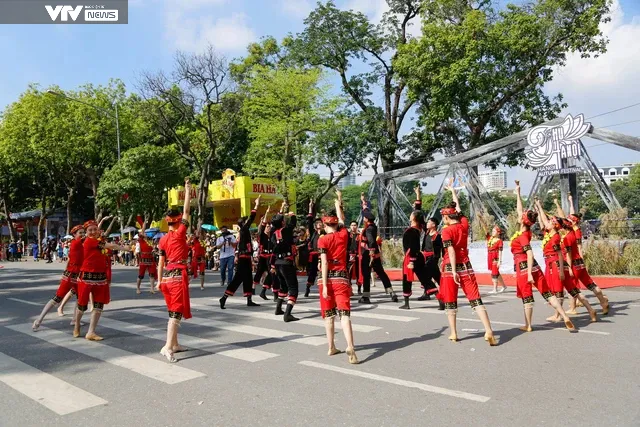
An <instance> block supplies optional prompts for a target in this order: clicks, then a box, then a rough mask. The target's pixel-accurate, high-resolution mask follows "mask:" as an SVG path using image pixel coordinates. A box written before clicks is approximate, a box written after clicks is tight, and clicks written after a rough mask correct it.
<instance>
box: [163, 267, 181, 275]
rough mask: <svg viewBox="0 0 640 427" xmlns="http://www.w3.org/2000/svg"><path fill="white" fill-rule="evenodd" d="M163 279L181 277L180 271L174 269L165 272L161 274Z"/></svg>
mask: <svg viewBox="0 0 640 427" xmlns="http://www.w3.org/2000/svg"><path fill="white" fill-rule="evenodd" d="M163 276H164V277H182V270H181V269H179V268H175V269H173V270H166V271H165V272H164V274H163Z"/></svg>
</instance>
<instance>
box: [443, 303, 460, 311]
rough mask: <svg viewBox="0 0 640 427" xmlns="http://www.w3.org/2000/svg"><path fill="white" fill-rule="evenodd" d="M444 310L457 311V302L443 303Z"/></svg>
mask: <svg viewBox="0 0 640 427" xmlns="http://www.w3.org/2000/svg"><path fill="white" fill-rule="evenodd" d="M444 308H445V309H446V310H457V309H458V303H457V302H445V303H444Z"/></svg>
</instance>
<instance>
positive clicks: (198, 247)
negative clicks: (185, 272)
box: [191, 234, 205, 291]
mask: <svg viewBox="0 0 640 427" xmlns="http://www.w3.org/2000/svg"><path fill="white" fill-rule="evenodd" d="M204 255H205V251H204V248H203V247H202V243H200V236H198V235H197V234H194V235H193V237H192V241H191V272H192V273H193V278H194V279H197V278H198V275H200V290H201V291H204V271H205V258H204Z"/></svg>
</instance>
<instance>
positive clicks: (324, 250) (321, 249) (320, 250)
mask: <svg viewBox="0 0 640 427" xmlns="http://www.w3.org/2000/svg"><path fill="white" fill-rule="evenodd" d="M318 252H319V253H320V254H326V253H327V249H326V248H320V249H318Z"/></svg>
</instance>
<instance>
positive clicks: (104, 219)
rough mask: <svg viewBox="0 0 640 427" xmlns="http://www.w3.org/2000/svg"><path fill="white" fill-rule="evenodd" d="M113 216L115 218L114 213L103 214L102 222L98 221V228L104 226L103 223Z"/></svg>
mask: <svg viewBox="0 0 640 427" xmlns="http://www.w3.org/2000/svg"><path fill="white" fill-rule="evenodd" d="M111 218H113V215H107V216H103V217H102V219H101V220H100V222H99V223H98V228H102V223H103V222H105V221H106V220H108V219H111Z"/></svg>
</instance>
